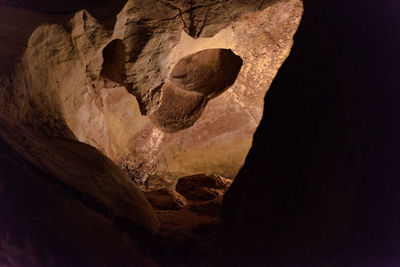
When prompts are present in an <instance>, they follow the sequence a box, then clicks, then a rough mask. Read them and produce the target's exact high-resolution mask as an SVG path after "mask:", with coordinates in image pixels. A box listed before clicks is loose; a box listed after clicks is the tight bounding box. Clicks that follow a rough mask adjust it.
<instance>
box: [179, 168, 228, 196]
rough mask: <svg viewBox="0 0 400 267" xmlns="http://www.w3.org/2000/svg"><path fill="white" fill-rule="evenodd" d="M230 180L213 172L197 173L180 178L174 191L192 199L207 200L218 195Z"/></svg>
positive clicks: (220, 194)
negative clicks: (208, 173)
mask: <svg viewBox="0 0 400 267" xmlns="http://www.w3.org/2000/svg"><path fill="white" fill-rule="evenodd" d="M231 183H232V181H231V180H229V179H226V178H223V177H221V176H217V175H214V174H211V175H206V174H197V175H192V176H187V177H183V178H180V179H179V180H178V182H177V184H176V191H177V192H179V193H180V194H181V195H183V196H184V197H186V198H187V199H190V200H192V201H199V202H201V201H207V200H212V199H215V198H217V197H220V196H222V195H223V194H224V192H225V191H226V190H227V189H228V187H229V186H230V185H231Z"/></svg>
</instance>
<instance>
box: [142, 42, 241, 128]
mask: <svg viewBox="0 0 400 267" xmlns="http://www.w3.org/2000/svg"><path fill="white" fill-rule="evenodd" d="M241 66H242V60H241V59H240V57H238V56H236V55H235V54H234V53H233V52H232V51H231V50H228V49H206V50H202V51H200V52H197V53H195V54H192V55H189V56H186V57H184V58H182V59H181V60H180V61H179V62H178V63H177V64H176V65H175V67H174V69H173V70H172V72H171V75H170V78H169V80H168V81H167V83H166V84H165V85H164V86H163V87H162V92H163V94H162V100H161V104H160V107H159V108H158V109H157V110H156V111H155V112H154V113H153V114H151V115H150V120H151V121H152V122H153V123H154V124H155V125H156V126H157V127H158V128H159V129H161V130H162V131H163V132H176V131H179V130H182V129H185V128H189V127H191V126H193V124H194V123H195V122H196V121H197V120H198V119H199V117H200V115H201V113H202V112H203V110H204V108H205V106H206V105H207V102H208V100H209V99H212V98H214V97H216V96H217V95H219V94H221V93H222V92H223V91H224V90H226V89H227V88H229V87H230V86H232V84H233V83H234V82H235V80H236V77H237V75H238V73H239V71H240V67H241Z"/></svg>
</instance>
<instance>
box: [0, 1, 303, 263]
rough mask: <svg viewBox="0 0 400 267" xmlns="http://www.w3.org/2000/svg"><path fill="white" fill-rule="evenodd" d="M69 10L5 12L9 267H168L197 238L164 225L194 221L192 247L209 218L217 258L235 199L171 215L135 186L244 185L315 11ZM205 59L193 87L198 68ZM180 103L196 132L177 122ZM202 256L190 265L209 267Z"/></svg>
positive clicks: (48, 7) (245, 5) (288, 4)
mask: <svg viewBox="0 0 400 267" xmlns="http://www.w3.org/2000/svg"><path fill="white" fill-rule="evenodd" d="M61 2H62V1H61ZM65 3H66V2H65ZM65 3H64V2H63V3H60V5H57V4H56V3H49V2H45V1H16V2H12V3H11V2H10V1H7V0H4V1H2V2H1V4H2V5H1V6H0V11H1V22H0V38H1V46H2V49H1V52H0V59H1V66H0V89H1V90H0V135H1V138H2V139H3V140H4V141H5V142H4V145H2V151H4V152H5V154H4V155H3V158H2V160H3V161H2V165H1V170H0V171H1V172H0V173H1V174H2V175H1V176H0V177H1V183H0V193H1V197H2V202H1V204H0V208H1V212H2V214H6V215H5V216H2V217H1V218H2V219H1V221H0V226H1V233H0V235H1V236H0V240H1V242H2V243H1V254H0V256H1V258H0V260H1V262H2V264H3V263H4V264H6V265H17V266H18V265H19V266H26V265H29V266H48V265H50V266H76V265H81V264H83V265H88V266H110V265H118V266H132V265H133V266H146V265H151V264H152V260H150V259H148V257H147V255H150V256H151V258H152V259H153V260H155V261H158V262H162V261H163V260H164V259H163V258H162V257H161V258H157V257H156V256H155V255H156V251H157V248H158V247H159V246H162V244H163V242H165V243H168V242H170V238H172V237H171V236H174V235H175V234H176V232H177V231H178V228H179V227H184V225H182V224H181V225H180V226H179V227H178V226H177V227H175V228H174V227H172V228H168V229H169V230H168V229H167V232H168V231H169V234H167V235H163V233H166V231H163V230H161V232H160V233H161V234H159V235H156V233H157V232H158V231H159V229H160V223H159V221H162V222H166V221H171V222H174V221H175V222H176V221H181V222H183V221H184V220H183V219H184V218H189V219H188V220H187V221H188V222H189V221H190V220H192V223H191V224H190V225H191V226H188V228H187V235H186V236H190V232H191V231H192V230H193V228H196V227H197V226H199V225H201V224H202V223H199V220H200V221H204V224H211V226H210V227H208V226H206V227H203V226H200V228H199V229H198V231H197V232H198V233H199V234H200V236H201V233H204V231H205V236H207V238H204V239H202V238H200V237H199V236H198V237H199V239H195V241H194V247H196V246H198V245H199V246H201V247H208V248H209V245H210V233H211V232H214V231H215V229H216V227H217V225H218V221H219V218H218V214H219V207H220V204H221V200H222V197H221V196H222V194H223V191H220V192H217V194H215V195H210V196H209V198H207V201H202V202H201V203H197V202H196V203H195V204H193V203H192V204H190V205H189V204H188V205H187V206H183V208H182V209H181V210H179V211H182V212H181V213H180V214H181V215H179V216H180V217H179V216H178V217H169V216H170V215H166V216H167V217H168V218H166V217H163V216H164V215H165V214H164V215H160V213H159V211H156V212H154V210H153V208H152V207H151V205H150V204H149V202H148V200H147V199H146V198H145V196H144V195H143V193H142V192H141V191H140V190H139V189H138V188H137V186H136V185H135V184H134V182H133V181H132V179H131V178H134V179H135V180H136V181H138V182H143V186H144V188H145V189H147V190H155V189H159V188H166V187H168V186H169V187H170V186H173V184H174V183H175V182H176V181H177V179H178V178H179V177H182V176H186V175H192V174H196V173H215V174H217V175H223V176H224V177H228V178H231V179H232V178H233V177H234V176H235V175H236V173H237V171H238V170H239V168H240V166H241V165H242V164H243V162H244V158H245V156H246V154H247V151H248V149H249V148H250V146H251V140H252V135H253V133H254V131H255V129H256V127H257V125H258V121H259V120H260V119H261V113H262V105H263V101H262V98H263V97H264V94H265V92H266V90H267V89H268V86H269V83H270V82H271V80H272V78H273V76H274V75H275V73H276V71H277V69H278V68H279V66H280V64H281V63H282V62H283V60H284V59H285V57H286V56H287V54H288V52H289V50H290V47H291V45H292V36H293V33H294V32H295V30H296V28H297V26H298V23H299V20H300V15H301V12H302V4H301V2H300V1H297V0H296V1H295V0H291V1H278V2H274V1H272V2H271V1H263V2H262V3H260V2H259V1H247V2H237V1H227V2H211V1H191V2H187V1H169V2H167V1H150V0H146V1H135V0H131V1H127V2H126V4H125V5H124V6H123V5H122V4H121V2H119V1H116V2H114V3H109V4H108V3H106V2H104V3H103V2H99V3H94V2H93V1H82V2H81V4H82V6H81V5H80V4H79V1H78V2H74V4H73V5H70V6H69V5H68V4H65ZM79 7H86V8H87V10H80V11H79V9H80V8H79ZM118 7H119V8H122V7H123V8H122V10H118ZM72 11H77V12H76V13H75V14H72V13H70V12H72ZM40 12H45V13H40ZM118 12H119V14H118V16H117V17H116V18H115V17H114V16H115V15H116V14H117V13H118ZM194 38H196V39H194ZM266 41H268V42H267V43H268V45H265V43H266ZM199 55H200V57H199ZM196 57H197V59H196V60H194V61H193V62H195V65H194V66H193V67H194V68H197V67H198V68H199V72H198V73H199V74H195V75H194V76H195V77H197V76H198V77H197V78H195V79H192V76H193V73H192V72H190V73H189V72H188V69H187V67H186V66H190V64H188V59H189V61H190V60H191V59H193V58H196ZM181 59H183V61H180V60H181ZM181 62H183V63H181ZM196 62H198V63H196ZM182 64H183V65H182ZM175 65H177V68H176V69H174V68H175ZM226 65H228V66H229V67H227V66H226ZM208 67H211V69H212V70H213V73H214V72H215V73H218V75H216V76H213V75H211V74H210V73H209V69H208ZM173 70H175V71H174V72H173ZM185 72H186V73H187V74H185ZM171 73H172V74H171ZM182 75H187V76H186V77H187V78H188V79H189V80H188V81H194V82H195V84H194V85H193V84H191V83H186V82H183V80H182V78H183V76H182ZM200 76H201V77H200ZM259 76H265V77H268V79H267V80H263V82H258V81H257V77H259ZM170 77H171V78H170ZM204 82H207V83H206V84H204ZM183 92H184V93H183ZM193 94H194V95H196V96H195V97H194V96H193ZM188 95H189V96H188ZM198 95H200V97H198ZM177 97H178V98H179V97H181V100H182V101H181V103H182V105H181V106H180V107H181V108H182V110H181V112H178V113H179V114H182V115H184V116H183V118H188V120H187V121H188V122H187V123H186V122H184V123H182V122H181V121H180V119H181V118H182V117H181V116H180V115H178V116H176V115H175V114H173V113H171V112H172V111H174V112H176V111H177V110H178V111H179V109H176V108H175V109H174V108H173V107H175V106H173V105H171V103H170V102H169V101H172V100H174V101H175V99H176V98H177ZM187 99H192V100H193V101H187ZM163 101H164V102H163ZM165 118H172V122H171V123H169V122H167V123H165ZM81 142H82V143H81ZM101 152H102V153H101ZM18 167H20V168H21V169H18ZM124 170H125V171H127V172H128V174H129V175H130V176H131V177H129V176H128V174H127V173H126V172H124ZM24 186H26V187H27V188H23V187H24ZM19 187H21V191H20V192H21V194H19V189H18V188H19ZM225 189H226V188H224V189H223V190H225ZM29 190H32V191H29ZM163 190H164V192H165V190H168V189H163ZM218 190H220V189H218ZM221 190H222V189H221ZM209 191H210V192H211V191H213V192H214V191H215V190H214V189H210V190H209ZM172 193H173V192H172ZM214 193H215V192H214ZM164 196H165V194H164ZM148 197H149V199H150V200H151V199H152V197H151V196H150V195H148ZM175 197H176V199H175V200H177V199H179V197H178V196H177V195H175ZM211 197H212V198H211ZM156 198H157V197H156ZM173 199H174V198H173ZM153 200H154V196H153ZM175 200H173V201H175ZM30 201H31V202H30ZM168 201H169V200H168V199H167V200H162V201H160V203H159V204H161V205H159V207H162V205H165V204H168ZM25 202H29V205H28V204H26V205H25V204H24V203H25ZM182 202H184V201H183V200H182ZM153 204H154V202H153ZM183 204H184V203H183ZM24 206H26V208H27V209H29V212H28V213H26V214H24V212H23V208H24ZM164 208H165V207H164ZM169 212H170V211H169ZM196 212H198V213H199V214H197V213H196ZM156 213H157V214H156ZM171 216H172V215H171ZM177 218H181V219H177ZM190 218H191V219H190ZM210 218H211V219H210ZM165 225H166V224H164V226H165ZM27 226H29V227H27ZM164 226H163V227H164ZM163 229H165V228H163ZM196 238H197V237H196ZM178 239H179V238H178ZM203 241H204V242H205V243H206V244H205V245H204V246H203V245H200V243H202V242H203ZM179 242H180V241H179ZM179 242H178V241H177V242H175V244H176V251H179V249H180V248H182V246H183V245H184V243H179ZM184 242H187V241H184ZM108 246H110V247H112V249H107V247H108ZM194 251H195V250H193V251H191V252H190V253H193V254H190V253H188V257H187V259H186V260H187V261H186V262H187V263H188V264H190V263H193V262H196V261H194V259H197V260H198V259H199V255H200V254H201V253H200V254H199V253H196V252H194ZM203 252H204V253H205V254H207V253H208V252H209V250H203ZM203 252H202V253H203ZM174 253H175V252H174ZM21 255H26V257H25V258H24V257H21ZM174 255H175V254H174ZM164 256H165V257H167V259H168V255H164ZM191 256H194V258H193V259H191V258H190V257H191ZM169 257H170V258H169V260H171V262H173V260H172V258H171V257H172V256H169ZM174 260H175V259H174ZM203 260H204V261H206V257H203ZM178 262H179V260H178Z"/></svg>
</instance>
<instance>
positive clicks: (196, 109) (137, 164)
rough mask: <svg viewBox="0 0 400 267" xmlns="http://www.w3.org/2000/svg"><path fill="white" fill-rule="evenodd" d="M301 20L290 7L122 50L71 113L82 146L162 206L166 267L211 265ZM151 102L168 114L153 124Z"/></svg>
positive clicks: (161, 259)
mask: <svg viewBox="0 0 400 267" xmlns="http://www.w3.org/2000/svg"><path fill="white" fill-rule="evenodd" d="M291 5H294V2H293V3H291ZM277 10H281V11H279V12H277ZM295 11H296V8H294V7H293V6H290V5H289V6H287V7H286V4H285V3H283V2H282V3H279V4H277V6H276V9H273V8H271V9H265V10H264V11H260V12H255V13H250V14H248V16H245V17H243V18H241V19H240V20H238V21H237V22H234V23H233V24H232V25H230V26H227V27H226V28H223V29H222V30H221V31H220V32H219V33H217V34H215V36H213V37H211V38H197V39H193V38H191V37H190V36H189V35H187V34H186V33H185V32H184V31H182V33H181V36H173V37H174V38H170V39H168V38H166V36H170V35H164V34H162V33H161V30H160V32H157V33H160V34H155V35H147V34H146V38H144V37H143V36H142V34H131V35H130V36H131V37H129V38H125V39H124V40H123V41H122V40H119V39H116V40H113V41H111V42H110V43H108V44H107V45H106V46H105V47H104V49H103V51H102V55H103V59H104V60H103V64H102V70H101V73H100V77H99V79H98V80H95V81H93V80H92V81H91V84H90V86H87V84H82V86H81V87H79V88H78V89H77V90H79V91H77V92H74V94H72V93H71V94H70V95H68V97H65V99H68V100H70V99H73V100H74V101H71V100H70V101H71V102H73V104H69V105H66V104H65V109H64V110H66V113H67V114H68V116H66V118H67V123H68V126H69V127H70V128H71V130H72V131H73V132H74V134H75V136H76V137H77V138H78V139H79V140H80V141H82V142H86V143H88V144H90V145H92V146H94V147H96V148H97V149H99V150H100V151H101V152H103V153H104V154H105V155H107V156H108V157H109V158H110V159H111V160H112V161H113V162H114V163H116V164H117V165H118V166H119V167H121V168H122V169H123V170H124V171H125V172H126V173H127V174H128V175H129V176H130V178H131V179H132V180H133V181H134V182H135V183H136V184H137V185H138V186H139V188H140V189H141V190H142V192H143V193H144V194H145V196H146V197H147V199H148V200H149V202H150V204H151V205H152V207H153V209H154V211H155V213H156V215H157V217H158V219H159V221H160V225H161V230H160V232H159V233H158V235H157V237H156V240H154V241H156V242H154V243H153V244H152V245H151V251H150V252H149V254H150V255H151V258H152V260H154V261H155V262H157V263H160V265H161V266H165V265H168V266H182V263H183V266H195V265H196V264H198V263H204V262H206V261H207V255H208V254H209V253H210V248H211V245H212V241H213V240H214V238H215V237H216V231H217V228H218V227H219V225H220V217H219V216H220V208H221V204H222V198H223V195H224V193H225V192H226V190H227V189H228V187H229V186H230V184H231V183H232V180H233V179H234V178H235V176H236V175H237V173H238V172H239V170H240V168H241V166H243V164H244V161H245V158H246V156H247V153H248V151H249V149H250V147H251V145H252V139H253V135H254V133H255V131H256V129H257V127H258V125H259V122H260V120H261V117H262V114H263V104H264V96H265V93H266V91H267V90H268V88H269V85H270V83H271V82H272V79H273V78H274V77H275V75H276V73H277V70H278V69H279V67H280V66H281V64H282V62H283V61H284V59H285V58H286V56H287V55H288V53H289V51H290V48H291V46H292V36H293V33H294V31H295V29H296V28H297V25H298V22H299V19H300V14H301V13H298V14H297V13H296V12H295ZM289 12H292V13H290V14H291V15H290V16H282V14H287V13H289ZM291 16H292V17H291ZM269 18H273V19H271V20H269ZM133 22H134V20H132V25H134V26H135V27H136V26H137V27H139V28H140V27H141V23H142V21H140V23H137V25H136V24H135V23H136V22H135V23H133ZM163 23H167V22H163ZM142 26H143V25H142ZM121 27H122V26H121ZM123 27H126V29H124V30H125V33H127V32H128V33H132V32H135V33H137V32H138V30H137V28H132V29H131V28H129V27H130V24H129V25H123ZM170 34H172V33H170ZM173 34H176V33H173ZM138 36H140V37H141V39H140V38H138ZM134 37H135V38H138V39H139V40H136V39H135V38H134ZM147 37H148V38H147ZM150 37H151V39H150ZM170 37H171V36H170ZM144 40H145V41H146V42H145V44H146V45H141V43H142V42H144ZM171 40H172V41H171ZM174 40H179V41H176V42H177V43H173V45H172V42H173V41H174ZM124 44H126V46H127V48H126V49H125V45H124ZM139 44H140V45H139ZM138 47H139V48H140V49H139V48H138ZM136 48H137V49H136ZM132 51H134V53H133V52H132ZM131 53H132V55H131ZM147 67H148V68H147ZM125 68H126V70H125ZM96 69H97V68H96ZM126 75H128V77H126ZM144 84H145V85H148V84H150V85H149V86H148V87H149V88H150V89H149V88H147V87H146V86H144ZM123 85H124V86H123ZM125 86H126V87H125ZM157 86H159V87H157ZM156 87H157V89H154V88H156ZM127 88H128V90H129V92H130V93H128V90H127ZM130 89H132V91H131V90H130ZM155 91H157V92H159V91H161V92H162V93H161V98H158V95H159V94H155ZM154 95H157V97H153V96H154ZM141 97H142V99H140V98H141ZM75 98H76V99H75ZM77 98H79V99H77ZM148 102H150V104H151V105H150V104H149V105H150V106H152V107H155V108H156V107H158V109H156V110H155V111H154V112H153V113H151V114H150V115H143V114H145V113H142V112H141V109H142V110H143V107H140V103H142V104H143V103H144V104H146V105H147V104H148ZM152 110H153V109H152Z"/></svg>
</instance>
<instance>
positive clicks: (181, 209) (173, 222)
mask: <svg viewBox="0 0 400 267" xmlns="http://www.w3.org/2000/svg"><path fill="white" fill-rule="evenodd" d="M230 184H231V181H230V180H228V179H225V178H223V177H220V176H216V175H206V174H198V175H194V176H190V177H182V178H180V179H178V183H177V186H176V188H175V189H176V190H177V191H178V190H179V191H180V192H182V193H183V194H184V195H185V197H187V199H185V198H184V197H183V196H182V195H180V194H179V193H178V192H177V191H175V189H172V188H171V189H161V190H157V191H152V192H146V193H145V195H146V197H148V199H149V201H150V203H151V204H152V205H153V207H154V209H155V211H156V214H157V216H158V218H159V220H160V224H161V228H160V232H159V233H158V234H157V237H156V242H154V247H153V249H152V251H151V252H150V256H151V259H153V260H154V261H155V262H156V263H158V264H160V265H161V266H177V265H179V266H209V265H210V254H211V253H210V252H211V251H212V246H213V244H214V242H215V240H216V238H217V237H218V235H217V231H218V229H219V227H220V212H221V211H220V209H221V206H222V195H223V194H224V193H225V192H226V190H227V189H228V187H229V185H230ZM207 190H212V192H214V194H207V192H210V191H207ZM204 192H206V194H205V193H204ZM204 196H206V198H204ZM176 200H179V202H181V201H184V204H185V205H184V206H183V205H181V204H179V205H178V206H177V205H176V204H177V203H176V202H175V201H176Z"/></svg>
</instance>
